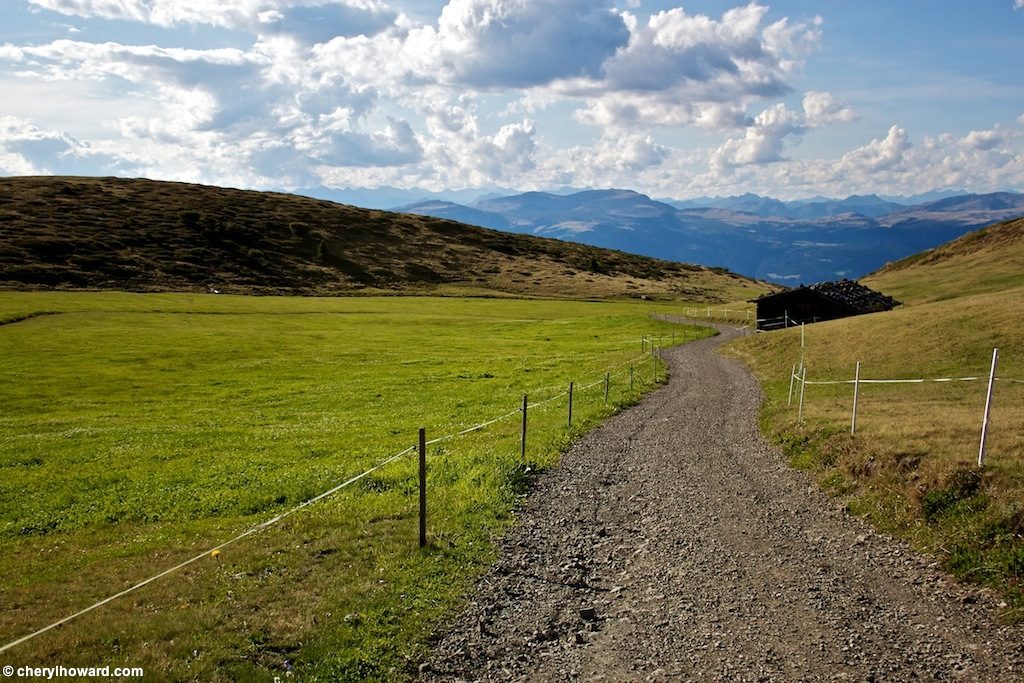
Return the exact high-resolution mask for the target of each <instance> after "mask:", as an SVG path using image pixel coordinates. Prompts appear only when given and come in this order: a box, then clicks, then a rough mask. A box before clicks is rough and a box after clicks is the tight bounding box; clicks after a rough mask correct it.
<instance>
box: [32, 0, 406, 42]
mask: <svg viewBox="0 0 1024 683" xmlns="http://www.w3.org/2000/svg"><path fill="white" fill-rule="evenodd" d="M29 2H30V3H31V4H32V5H34V6H36V7H38V8H41V9H47V10H51V11H54V12H60V13H61V14H66V15H72V16H79V17H86V18H89V17H98V18H103V19H120V20H123V21H133V22H139V23H147V24H154V25H156V26H163V27H172V26H179V25H210V26H217V27H220V28H227V29H242V30H249V31H253V32H256V33H284V34H289V35H292V36H295V37H297V38H299V39H301V40H303V41H305V42H308V43H316V42H325V41H327V40H330V39H331V38H333V37H335V36H354V35H360V34H368V35H372V34H373V33H377V32H378V31H381V30H383V29H384V28H386V27H387V26H390V25H391V24H392V23H394V21H395V19H396V18H397V16H398V15H397V14H396V13H395V12H394V11H393V10H391V9H390V8H389V7H388V6H387V5H386V4H384V3H383V2H379V1H377V0H221V1H220V2H196V1H195V0H29Z"/></svg>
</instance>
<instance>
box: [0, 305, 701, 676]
mask: <svg viewBox="0 0 1024 683" xmlns="http://www.w3.org/2000/svg"><path fill="white" fill-rule="evenodd" d="M651 310H652V309H651V307H650V306H648V305H647V304H644V303H585V302H548V301H519V300H469V299H466V300H456V299H428V298H358V299H312V298H310V299H306V298H279V297H267V298H245V297H222V296H201V295H178V294H160V295H133V294H118V293H77V294H71V293H42V292H40V293H15V292H5V293H0V319H4V320H20V322H16V323H13V324H6V325H3V326H0V345H2V346H3V348H4V353H3V354H2V355H0V405H2V410H0V470H2V474H3V476H2V477H0V586H3V589H2V593H3V596H2V600H0V602H2V604H3V605H4V607H3V609H2V610H0V641H2V642H3V643H6V642H9V641H11V640H13V639H15V638H17V637H19V636H22V635H24V634H25V633H27V632H30V631H32V630H34V629H35V628H38V627H40V626H43V625H45V624H47V623H50V622H51V621H54V620H56V619H59V618H61V617H63V616H65V615H67V614H70V613H72V612H74V611H76V610H78V609H81V608H82V607H85V606H87V605H89V604H92V603H93V602H94V601H96V600H99V599H102V598H104V597H107V596H108V595H110V594H112V593H115V592H117V591H119V590H122V589H124V588H126V587H128V586H129V585H131V584H133V583H134V582H136V581H139V580H141V579H143V578H146V577H148V576H151V575H153V574H155V573H158V572H160V571H162V570H164V569H166V568H168V567H170V566H173V565H175V564H176V563H177V562H180V561H182V560H183V559H186V558H188V557H191V556H193V555H195V554H196V553H197V552H202V551H203V549H204V548H209V547H212V546H213V545H216V544H218V543H220V542H222V541H223V540H226V539H227V538H231V537H233V536H234V535H236V534H237V533H239V532H241V531H244V530H245V529H247V528H250V527H252V526H253V525H254V524H258V523H260V522H262V521H264V520H267V519H270V518H272V517H274V516H275V515H277V514H280V513H281V512H283V511H285V510H288V509H290V508H292V507H293V506H294V505H296V504H298V503H300V502H302V501H304V500H307V499H309V498H310V497H312V496H314V495H316V494H318V493H320V492H322V491H325V490H327V489H330V488H331V487H333V486H335V485H337V484H338V483H340V482H341V481H344V480H346V479H348V478H349V477H352V476H353V475H356V474H358V473H360V472H362V471H364V470H365V469H367V468H368V467H370V466H372V465H374V464H376V463H378V462H380V461H382V460H384V459H386V458H387V457H389V456H391V455H393V454H395V453H397V452H399V451H402V450H403V449H405V448H407V447H409V446H411V445H413V444H414V443H415V441H416V434H417V429H418V428H419V427H421V426H423V427H426V428H427V430H428V432H427V435H428V438H434V437H437V436H442V435H447V434H452V433H454V432H458V431H460V430H463V429H466V428H468V427H471V426H473V425H476V424H478V423H481V422H484V421H486V420H489V419H491V418H494V417H497V416H500V415H505V414H507V413H510V412H511V411H514V410H515V409H516V408H517V407H518V406H519V405H521V401H522V397H523V394H524V393H529V396H530V402H531V403H534V402H540V401H543V400H545V399H547V398H549V397H554V396H556V395H557V394H559V393H561V392H562V391H564V390H565V389H566V387H567V385H568V383H569V381H575V382H577V386H579V385H581V384H589V383H592V382H594V381H597V380H600V379H601V378H602V377H603V376H604V373H605V372H606V371H609V370H615V371H618V372H621V373H622V374H619V375H617V376H616V377H615V379H614V381H613V382H612V384H611V390H610V402H609V405H608V406H607V407H606V406H605V403H604V396H603V387H602V386H594V387H591V388H590V389H588V390H586V391H578V392H577V393H576V396H575V399H576V404H575V408H574V432H573V433H579V431H581V430H584V429H586V428H587V427H588V426H590V425H593V424H595V422H596V421H598V420H600V419H601V418H602V416H605V415H607V414H609V413H610V412H611V411H612V410H614V406H615V405H616V404H622V403H628V402H630V401H632V400H635V398H636V396H637V395H638V394H639V392H640V391H641V390H643V389H644V388H647V387H650V386H652V384H653V380H654V378H655V376H654V374H653V373H652V362H651V360H650V358H647V359H646V360H645V361H642V362H639V363H638V364H637V366H636V369H635V377H634V390H633V391H630V390H629V388H628V366H627V364H628V363H629V362H630V360H631V359H635V358H637V357H638V356H640V355H641V342H640V339H641V337H642V336H643V335H658V334H663V335H666V336H668V335H671V334H672V333H673V332H675V333H676V334H677V335H678V334H679V332H680V327H679V326H676V325H669V324H667V323H662V322H658V321H654V320H651V319H650V316H649V314H650V312H651ZM40 313H47V314H46V315H39V314H40ZM692 334H694V332H693V331H691V335H692ZM702 334H703V333H702ZM565 408H566V405H565V399H564V398H559V399H557V400H553V401H551V402H550V403H547V404H545V405H543V406H539V407H537V408H535V409H534V410H532V411H531V412H530V413H529V427H530V431H529V437H528V450H527V457H526V459H525V461H524V460H522V459H521V458H520V454H519V447H520V443H519V430H520V427H521V422H520V418H519V417H518V416H513V417H511V418H509V419H506V420H504V421H501V422H498V423H496V424H494V425H493V426H491V427H488V428H487V429H485V430H481V431H478V432H473V433H470V434H467V435H465V436H461V437H459V438H457V439H453V440H450V441H446V442H443V443H439V444H436V445H434V446H432V447H431V449H430V491H431V494H430V495H431V508H430V525H429V530H430V535H431V538H432V539H433V542H432V545H431V547H429V548H428V549H426V550H424V551H419V550H417V549H416V526H417V503H416V501H417V498H416V485H415V481H416V480H415V462H414V458H412V457H408V458H403V459H401V460H398V461H396V462H395V463H393V464H391V465H388V466H387V467H386V468H384V469H381V470H379V471H378V472H375V473H374V474H372V475H370V476H368V477H366V478H364V479H362V480H360V481H359V482H358V483H357V484H355V485H353V486H351V487H349V488H347V489H344V490H343V491H341V492H339V493H338V494H337V495H336V496H333V497H331V498H330V499H327V500H324V501H322V502H320V503H317V504H316V505H314V506H310V507H309V508H306V509H303V510H302V511H301V512H299V513H297V514H295V515H293V516H290V517H288V518H287V519H285V520H283V521H282V522H281V523H280V524H278V525H275V526H273V527H270V528H268V529H267V530H266V531H263V532H261V533H259V534H257V535H254V536H252V537H249V538H247V539H245V540H243V541H241V542H239V543H238V544H236V545H233V546H231V547H229V548H226V549H225V550H224V551H223V552H222V553H221V554H220V555H219V556H218V557H211V558H209V561H205V560H204V561H202V562H200V563H197V565H193V566H191V567H189V568H188V569H186V570H184V571H182V572H180V573H177V574H174V575H172V576H169V577H166V578H165V579H162V580H160V581H158V582H155V583H153V584H151V585H149V586H146V587H145V588H143V589H140V590H139V591H137V592H134V593H132V594H130V595H129V596H127V597H125V598H123V599H121V600H119V601H117V602H114V603H111V604H109V605H106V606H105V607H103V608H102V609H99V610H96V611H94V612H91V613H89V614H87V615H85V616H83V617H81V618H80V619H78V620H76V621H74V622H72V623H71V624H70V625H68V626H65V627H62V628H60V629H58V630H54V631H51V632H49V633H47V634H45V635H43V636H40V637H39V638H38V639H35V640H33V641H30V642H28V643H25V644H23V645H21V646H18V647H17V648H14V649H12V650H11V651H9V652H7V653H5V663H6V662H7V661H10V662H12V663H14V664H17V663H24V664H32V665H40V664H41V663H43V662H53V663H66V662H67V657H68V656H69V653H74V655H75V657H76V660H80V661H83V662H84V661H89V662H96V663H102V664H104V665H106V664H110V665H111V666H118V665H131V666H143V667H145V669H146V671H147V672H153V673H154V674H161V675H165V676H166V677H168V678H170V679H200V680H237V679H246V678H252V677H254V676H263V677H265V676H266V675H267V674H272V673H278V672H283V671H285V669H286V667H291V666H294V667H295V669H296V670H297V671H298V672H300V673H301V674H302V677H303V680H338V679H350V680H355V679H381V680H382V679H394V678H401V677H403V676H405V675H406V674H407V673H408V672H409V671H410V667H411V670H415V664H416V662H417V661H418V657H419V654H420V652H421V651H422V647H423V639H424V637H425V636H426V634H427V633H428V632H429V629H430V628H431V626H432V624H433V623H434V620H435V619H436V618H437V617H438V616H439V615H440V614H442V613H443V612H444V610H445V609H447V608H449V607H450V606H451V605H452V604H453V602H454V601H455V600H457V599H458V596H459V595H460V593H461V591H462V590H463V589H464V588H465V587H466V586H467V585H468V584H469V582H471V580H472V578H473V576H474V574H475V572H476V571H477V569H478V568H479V567H481V566H482V565H483V563H485V562H487V560H488V559H489V557H490V552H491V551H490V545H489V539H490V538H491V536H492V534H493V533H495V532H496V531H497V530H498V529H500V528H501V526H502V525H504V524H506V523H508V522H509V520H510V519H511V516H510V515H511V512H512V509H513V506H514V503H515V500H516V498H517V496H518V495H519V494H521V493H522V492H523V491H524V490H525V489H524V487H525V483H526V480H527V479H528V476H529V471H533V470H536V469H537V468H540V467H545V466H548V465H551V464H552V463H554V462H555V461H556V460H557V455H558V452H559V450H560V449H561V448H563V447H564V446H565V445H566V444H567V443H568V442H569V440H570V438H571V434H567V433H566V428H565V422H566V414H565ZM8 655H9V656H8Z"/></svg>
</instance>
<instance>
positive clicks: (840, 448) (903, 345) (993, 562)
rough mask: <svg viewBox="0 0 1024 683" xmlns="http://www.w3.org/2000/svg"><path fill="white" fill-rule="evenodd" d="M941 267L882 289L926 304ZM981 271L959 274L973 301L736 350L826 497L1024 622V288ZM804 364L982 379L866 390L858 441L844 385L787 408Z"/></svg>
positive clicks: (778, 429)
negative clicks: (834, 496) (1004, 598)
mask: <svg viewBox="0 0 1024 683" xmlns="http://www.w3.org/2000/svg"><path fill="white" fill-rule="evenodd" d="M976 253H977V252H973V254H976ZM990 255H991V254H990ZM952 258H953V260H954V261H955V258H956V257H952ZM938 263H940V264H944V263H945V261H940V262H938ZM919 268H924V269H926V270H925V272H924V274H922V272H921V270H919ZM936 268H938V266H937V265H936V262H932V263H927V264H923V265H921V266H919V267H911V268H908V269H907V270H906V271H905V273H904V275H906V276H907V279H906V281H905V283H906V284H904V285H902V288H901V285H900V283H899V281H898V280H897V279H896V275H895V274H889V275H886V278H885V279H884V282H885V283H887V284H886V287H887V288H885V289H884V290H883V291H885V292H886V293H894V294H896V295H897V296H903V297H907V293H912V292H917V294H916V295H915V296H911V297H908V298H909V299H910V300H911V301H914V300H915V298H916V299H917V300H920V299H928V298H929V297H927V296H925V295H924V292H925V290H926V289H927V287H926V283H927V278H928V276H929V274H931V276H933V277H940V276H941V274H942V273H943V272H945V269H946V266H945V265H943V266H942V268H941V269H938V270H936ZM974 268H975V280H974V284H973V285H972V282H971V281H969V275H970V274H969V273H961V274H960V278H961V281H960V283H959V285H958V287H959V291H960V292H962V293H965V294H966V295H964V296H960V297H958V298H951V297H950V296H948V292H947V293H946V294H941V295H939V294H936V295H935V296H934V297H933V298H934V299H936V300H935V301H933V302H932V303H923V304H920V305H910V306H905V307H903V308H900V309H897V310H894V311H890V312H886V313H879V314H874V315H868V316H860V317H856V318H847V319H844V320H836V321H832V322H828V323H819V324H816V325H808V326H807V327H806V328H805V330H804V339H805V346H804V348H803V349H802V348H801V330H800V329H799V328H793V329H790V330H785V331H778V332H771V333H768V334H762V335H758V336H757V337H751V338H747V339H744V340H740V341H739V342H737V343H735V344H734V345H732V347H731V349H730V351H731V352H732V353H734V354H736V355H738V356H740V357H741V358H743V359H744V360H745V361H746V362H747V363H748V364H749V365H750V366H751V367H752V368H753V369H754V371H755V373H756V374H757V375H758V377H759V378H760V379H761V381H762V385H763V386H764V389H765V394H766V405H765V409H764V411H763V416H762V420H763V424H764V426H765V428H766V429H767V430H768V431H769V433H771V434H773V435H774V436H775V437H776V438H777V439H778V440H779V441H780V442H781V443H782V444H783V445H784V447H785V448H786V449H787V451H788V453H789V455H790V456H791V457H792V459H793V461H794V463H795V464H797V465H799V466H805V467H810V468H812V469H814V470H815V471H817V472H818V474H819V476H820V478H821V480H822V482H823V483H824V484H825V485H826V487H828V488H831V489H832V490H834V491H835V492H837V493H839V494H844V495H848V496H849V499H848V500H849V503H848V504H849V506H850V508H851V509H853V510H855V511H859V512H863V513H864V514H867V515H868V516H869V517H870V518H871V519H872V520H873V521H874V522H875V523H877V524H878V525H879V526H881V527H882V528H885V529H887V530H889V531H893V532H896V533H900V534H903V535H905V536H907V537H909V538H910V539H911V540H913V541H914V542H915V543H916V544H917V546H918V547H920V548H922V549H924V550H927V551H932V552H936V553H938V554H939V555H940V556H941V557H942V558H943V559H944V561H945V563H946V566H947V567H948V568H949V569H950V570H951V571H953V572H954V573H956V574H957V575H958V576H960V577H962V578H965V579H969V580H975V581H980V582H982V583H987V584H990V585H994V586H997V587H999V588H1001V589H1003V590H1004V591H1006V594H1007V595H1008V596H1009V602H1010V608H1009V610H1008V617H1009V618H1012V619H1021V618H1024V590H1022V588H1024V540H1022V534H1024V326H1022V325H1021V321H1020V312H1021V311H1024V287H1019V286H1018V287H1015V288H1010V289H1005V290H1001V291H998V292H990V291H989V289H990V287H991V283H992V282H993V278H994V276H993V275H992V273H990V272H987V271H985V270H982V269H980V268H979V267H978V266H977V265H976V264H975V266H974ZM958 272H959V271H958ZM882 281H883V280H881V279H880V280H879V282H882ZM872 284H873V285H875V286H879V284H878V282H875V283H872ZM940 288H941V286H940ZM972 291H980V292H983V293H975V294H970V292H972ZM994 347H998V348H999V349H1000V355H999V367H998V373H997V375H998V377H999V378H1000V379H999V381H998V382H997V383H996V386H995V392H994V401H993V407H992V415H991V421H990V426H989V434H988V441H987V455H986V460H985V466H984V467H983V468H978V467H977V458H978V450H979V445H980V437H981V426H982V418H983V414H984V407H985V397H986V391H987V383H988V375H989V370H990V365H991V358H992V349H993V348H994ZM801 358H802V360H803V364H804V366H805V367H806V368H807V379H808V381H835V380H851V379H853V377H854V373H855V367H856V363H857V361H861V364H862V365H861V377H862V378H863V379H935V378H947V377H970V376H974V377H978V379H977V380H974V381H969V382H949V383H931V382H929V383H925V384H864V385H861V391H860V396H859V405H858V415H857V433H856V435H855V436H850V423H851V410H852V404H853V387H852V385H849V384H840V385H825V386H822V385H810V384H809V385H808V386H807V387H806V393H805V396H804V414H803V418H804V419H803V422H800V421H799V420H798V402H799V383H797V384H796V386H795V387H794V390H793V399H792V404H791V405H790V404H789V387H790V380H789V377H790V373H791V370H792V368H793V366H794V365H799V364H800V363H801Z"/></svg>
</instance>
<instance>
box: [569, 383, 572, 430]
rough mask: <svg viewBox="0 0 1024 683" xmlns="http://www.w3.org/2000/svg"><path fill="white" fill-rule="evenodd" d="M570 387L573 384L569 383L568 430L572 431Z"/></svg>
mask: <svg viewBox="0 0 1024 683" xmlns="http://www.w3.org/2000/svg"><path fill="white" fill-rule="evenodd" d="M572 387H573V383H572V382H569V429H572Z"/></svg>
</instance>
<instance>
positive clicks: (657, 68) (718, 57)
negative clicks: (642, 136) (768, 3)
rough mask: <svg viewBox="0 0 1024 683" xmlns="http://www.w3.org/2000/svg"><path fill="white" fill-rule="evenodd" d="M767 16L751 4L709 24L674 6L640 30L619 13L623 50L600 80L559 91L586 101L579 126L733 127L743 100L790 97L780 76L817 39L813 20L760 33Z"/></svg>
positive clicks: (799, 61)
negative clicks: (626, 33)
mask: <svg viewBox="0 0 1024 683" xmlns="http://www.w3.org/2000/svg"><path fill="white" fill-rule="evenodd" d="M767 12H768V8H767V7H765V6H762V5H758V4H757V3H754V2H752V3H750V4H749V5H746V6H744V7H739V8H735V9H731V10H729V11H727V12H725V13H724V14H723V15H722V17H721V19H720V20H714V19H711V18H709V17H707V16H705V15H702V14H698V15H688V14H687V13H686V12H685V11H684V10H683V9H682V8H674V9H671V10H667V11H663V12H659V13H657V14H655V15H653V16H651V17H650V19H649V20H648V22H647V23H646V25H643V24H641V23H640V22H639V20H638V19H637V18H636V17H633V16H632V15H629V14H624V16H625V17H626V19H627V21H626V24H627V25H628V26H629V27H630V33H631V35H630V40H629V44H628V46H626V47H625V48H623V49H621V50H619V51H618V53H616V55H615V56H614V57H613V58H612V59H610V60H608V61H607V62H606V63H605V65H604V77H603V78H601V79H591V80H589V81H588V80H577V81H575V82H573V83H569V84H566V86H565V87H564V88H563V90H564V92H566V93H567V94H570V95H576V96H580V97H583V98H585V99H586V100H587V101H588V106H587V108H586V109H585V110H583V111H582V112H580V114H579V116H578V120H580V121H581V122H585V123H590V124H592V125H600V126H605V127H607V126H621V127H623V128H626V127H631V126H636V125H650V126H680V125H691V124H697V125H701V126H707V127H716V126H717V127H734V126H735V125H737V124H738V123H739V122H740V121H741V120H742V117H740V116H738V115H737V112H740V111H742V110H743V109H745V108H746V105H747V104H748V103H749V102H751V101H753V100H757V99H762V98H767V97H777V96H781V95H784V94H786V93H787V92H789V90H790V89H791V88H790V86H789V85H788V83H787V82H786V77H787V76H788V75H789V74H790V73H791V72H793V71H794V70H796V69H797V68H799V66H800V65H801V64H802V58H803V57H804V56H805V55H806V54H808V53H809V52H811V51H813V50H814V49H815V48H816V46H817V44H818V42H819V40H820V34H821V32H820V28H819V22H818V21H815V22H812V23H810V24H803V23H798V24H793V25H790V24H789V22H788V21H787V20H780V21H778V22H775V23H773V24H770V25H768V26H765V27H762V23H763V20H764V17H765V15H766V14H767Z"/></svg>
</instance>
